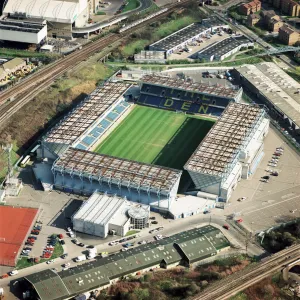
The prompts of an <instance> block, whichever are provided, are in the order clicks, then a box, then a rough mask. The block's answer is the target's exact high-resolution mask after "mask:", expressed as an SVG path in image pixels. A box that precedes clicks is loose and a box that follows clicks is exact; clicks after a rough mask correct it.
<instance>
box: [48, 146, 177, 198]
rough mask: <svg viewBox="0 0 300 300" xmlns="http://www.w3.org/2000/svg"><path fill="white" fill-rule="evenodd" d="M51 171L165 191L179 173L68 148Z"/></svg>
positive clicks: (173, 170)
mask: <svg viewBox="0 0 300 300" xmlns="http://www.w3.org/2000/svg"><path fill="white" fill-rule="evenodd" d="M53 170H55V171H58V172H66V173H70V174H76V173H77V174H82V175H83V176H86V177H87V178H89V176H93V178H96V179H97V180H98V179H99V178H102V179H104V180H109V181H110V182H114V183H117V184H121V185H123V186H127V187H144V188H149V189H150V190H151V189H154V190H156V191H165V192H168V191H170V190H171V189H172V187H173V186H174V185H175V184H176V183H177V181H178V180H179V178H180V176H181V173H182V171H180V170H176V169H171V168H166V167H161V166H156V165H151V164H145V163H139V162H136V161H132V160H127V159H122V158H118V157H113V156H109V155H104V154H98V153H94V152H90V151H84V150H80V149H75V148H69V149H68V150H67V151H66V152H64V153H63V154H62V156H61V157H60V158H59V159H57V160H56V162H55V163H54V165H53Z"/></svg>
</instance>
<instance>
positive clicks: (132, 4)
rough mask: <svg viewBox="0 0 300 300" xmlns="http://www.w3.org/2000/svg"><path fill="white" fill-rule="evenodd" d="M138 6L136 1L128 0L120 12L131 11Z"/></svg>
mask: <svg viewBox="0 0 300 300" xmlns="http://www.w3.org/2000/svg"><path fill="white" fill-rule="evenodd" d="M139 5H140V2H139V1H138V0H128V1H127V5H126V6H125V7H124V9H123V11H122V12H127V11H130V10H133V9H136V8H138V7H139Z"/></svg>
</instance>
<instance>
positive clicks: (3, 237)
mask: <svg viewBox="0 0 300 300" xmlns="http://www.w3.org/2000/svg"><path fill="white" fill-rule="evenodd" d="M37 212H38V210H37V209H35V208H22V207H14V206H0V264H1V265H5V266H15V265H16V259H17V256H18V254H19V250H20V247H21V246H22V244H23V242H24V240H25V238H26V236H27V234H28V232H29V231H30V229H31V226H32V223H33V221H34V220H35V217H36V214H37Z"/></svg>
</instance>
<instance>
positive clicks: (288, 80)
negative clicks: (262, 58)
mask: <svg viewBox="0 0 300 300" xmlns="http://www.w3.org/2000/svg"><path fill="white" fill-rule="evenodd" d="M236 70H237V71H238V72H239V73H240V74H241V75H242V76H243V77H244V78H246V79H247V80H248V81H249V82H250V83H251V84H252V85H253V86H254V87H255V88H256V89H258V90H259V91H260V93H261V94H262V95H263V96H264V97H265V98H267V99H268V101H270V102H271V103H272V104H273V105H274V106H275V107H276V108H277V109H278V110H279V111H281V112H282V113H283V114H285V115H286V116H287V117H288V118H289V119H290V120H292V121H293V122H294V123H295V124H296V125H297V126H298V127H300V83H298V82H297V81H296V80H294V79H293V78H292V77H290V76H289V75H288V74H287V73H286V72H284V71H283V70H282V69H280V68H279V67H278V66H277V65H276V64H274V63H271V62H263V63H260V64H256V65H243V66H241V67H238V68H236Z"/></svg>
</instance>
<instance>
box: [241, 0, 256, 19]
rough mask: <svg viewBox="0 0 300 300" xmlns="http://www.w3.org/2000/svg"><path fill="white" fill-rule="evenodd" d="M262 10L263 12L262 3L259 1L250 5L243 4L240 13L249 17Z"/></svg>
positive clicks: (254, 1)
mask: <svg viewBox="0 0 300 300" xmlns="http://www.w3.org/2000/svg"><path fill="white" fill-rule="evenodd" d="M260 10H261V2H260V1H259V0H253V1H251V2H249V3H243V4H242V5H240V6H239V12H240V13H241V14H242V15H245V16H248V15H250V14H253V13H255V12H258V11H260Z"/></svg>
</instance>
